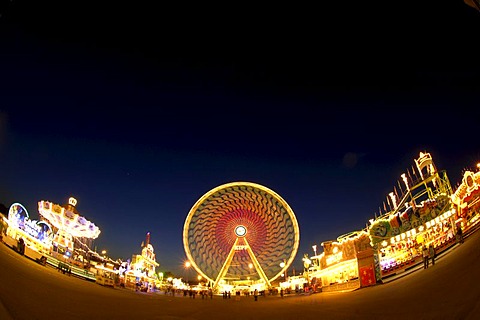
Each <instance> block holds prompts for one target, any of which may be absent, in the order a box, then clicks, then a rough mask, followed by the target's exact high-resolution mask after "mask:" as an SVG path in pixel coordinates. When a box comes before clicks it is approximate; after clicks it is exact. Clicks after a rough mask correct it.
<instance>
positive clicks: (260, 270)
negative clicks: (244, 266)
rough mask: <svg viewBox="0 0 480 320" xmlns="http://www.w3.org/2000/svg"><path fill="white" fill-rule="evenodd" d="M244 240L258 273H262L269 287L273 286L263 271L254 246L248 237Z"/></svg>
mask: <svg viewBox="0 0 480 320" xmlns="http://www.w3.org/2000/svg"><path fill="white" fill-rule="evenodd" d="M243 241H245V244H246V245H247V252H248V255H249V256H250V259H252V262H253V266H254V267H255V270H257V272H258V274H259V275H260V278H262V279H263V281H265V284H266V285H267V286H268V288H270V287H271V284H270V281H269V280H268V278H267V275H266V274H265V272H263V269H262V266H261V265H260V263H258V260H257V258H256V257H255V255H254V254H253V251H252V248H250V245H249V244H248V242H247V239H243Z"/></svg>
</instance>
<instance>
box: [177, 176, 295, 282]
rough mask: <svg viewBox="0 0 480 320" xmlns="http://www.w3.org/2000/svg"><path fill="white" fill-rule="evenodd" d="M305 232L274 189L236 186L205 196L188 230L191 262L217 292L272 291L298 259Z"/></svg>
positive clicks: (190, 216)
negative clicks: (226, 287) (250, 287)
mask: <svg viewBox="0 0 480 320" xmlns="http://www.w3.org/2000/svg"><path fill="white" fill-rule="evenodd" d="M299 239H300V233H299V228H298V223H297V220H296V218H295V214H294V213H293V211H292V209H291V208H290V206H289V205H288V204H287V202H286V201H285V200H284V199H282V197H280V196H279V195H278V194H277V193H275V192H274V191H272V190H270V189H268V188H266V187H264V186H261V185H259V184H255V183H250V182H232V183H227V184H224V185H221V186H218V187H216V188H214V189H212V190H210V191H209V192H207V193H206V194H204V195H203V196H202V197H201V198H200V199H199V200H198V201H197V202H196V203H195V204H194V206H193V207H192V208H191V209H190V212H189V214H188V216H187V219H186V220H185V224H184V228H183V245H184V248H185V252H186V255H187V258H188V260H189V261H190V262H191V265H192V266H193V267H194V268H195V270H196V271H197V272H198V273H199V274H200V275H201V276H202V277H204V279H206V280H208V281H209V282H210V283H211V284H212V285H213V288H218V287H219V285H221V284H223V283H228V284H233V285H236V284H239V285H241V284H261V285H262V286H264V287H270V286H271V282H272V281H273V280H275V279H276V278H278V277H279V276H281V275H282V274H283V273H284V272H285V270H287V269H288V267H289V266H290V265H291V263H292V262H293V260H294V259H295V255H296V253H297V250H298V245H299Z"/></svg>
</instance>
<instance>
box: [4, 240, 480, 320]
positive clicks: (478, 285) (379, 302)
mask: <svg viewBox="0 0 480 320" xmlns="http://www.w3.org/2000/svg"><path fill="white" fill-rule="evenodd" d="M114 318H119V319H209V320H215V319H221V320H233V319H242V320H246V319H275V320H279V319H295V320H297V319H298V320H303V319H322V320H323V319H389V320H392V319H480V232H477V234H473V235H472V236H471V237H469V238H468V239H467V240H466V241H465V243H464V244H462V245H458V246H456V247H454V248H453V249H452V250H451V251H450V252H449V253H448V254H446V255H444V256H443V257H442V258H441V259H439V260H438V261H437V262H436V263H435V266H433V267H430V268H428V269H426V270H423V269H421V270H418V271H415V272H413V273H411V274H409V275H407V276H405V277H402V278H399V279H396V280H394V281H390V282H388V283H385V284H379V285H376V286H373V287H368V288H363V289H360V290H356V291H352V292H342V293H317V294H313V295H298V296H288V297H285V298H283V299H282V298H280V297H279V296H268V297H260V298H259V300H258V301H256V302H255V301H254V300H253V297H242V298H241V299H240V300H239V301H237V300H235V299H234V297H232V299H230V300H224V299H222V297H221V296H220V297H219V296H215V297H214V298H213V299H212V300H210V299H205V300H202V299H201V298H200V299H199V298H198V297H197V298H196V299H190V298H188V297H187V298H185V297H183V296H175V297H172V296H166V295H163V294H156V293H139V292H134V291H131V290H127V289H121V288H115V289H112V288H108V287H102V286H100V285H98V284H95V283H93V282H89V281H86V280H82V279H78V278H75V277H73V276H68V275H64V274H62V273H59V272H57V271H56V270H55V269H53V268H52V267H49V266H46V267H45V266H41V265H39V264H37V263H36V262H33V261H31V260H29V259H28V258H25V257H23V256H20V255H18V254H17V253H16V252H14V251H13V250H11V249H10V248H8V247H7V246H5V245H4V244H1V245H0V319H2V320H8V319H28V320H32V319H114Z"/></svg>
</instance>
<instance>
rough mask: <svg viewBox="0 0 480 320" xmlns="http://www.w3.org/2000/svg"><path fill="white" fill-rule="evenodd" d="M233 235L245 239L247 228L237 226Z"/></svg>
mask: <svg viewBox="0 0 480 320" xmlns="http://www.w3.org/2000/svg"><path fill="white" fill-rule="evenodd" d="M235 234H236V235H237V237H245V235H246V234H247V228H245V226H242V225H239V226H237V227H236V228H235Z"/></svg>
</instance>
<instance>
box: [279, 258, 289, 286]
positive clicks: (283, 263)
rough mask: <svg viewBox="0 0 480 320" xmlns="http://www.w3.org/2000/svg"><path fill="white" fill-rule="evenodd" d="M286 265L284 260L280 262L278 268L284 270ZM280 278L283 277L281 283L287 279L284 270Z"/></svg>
mask: <svg viewBox="0 0 480 320" xmlns="http://www.w3.org/2000/svg"><path fill="white" fill-rule="evenodd" d="M286 265H287V263H286V262H285V259H284V260H283V261H282V262H280V268H282V269H283V268H285V266H286ZM282 277H283V281H285V280H286V279H287V270H285V272H284V273H282Z"/></svg>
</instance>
